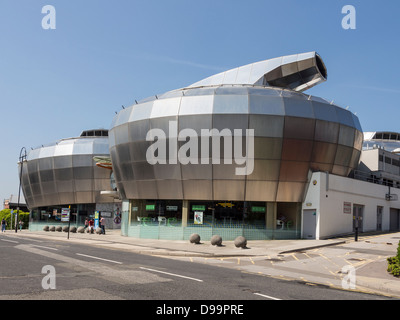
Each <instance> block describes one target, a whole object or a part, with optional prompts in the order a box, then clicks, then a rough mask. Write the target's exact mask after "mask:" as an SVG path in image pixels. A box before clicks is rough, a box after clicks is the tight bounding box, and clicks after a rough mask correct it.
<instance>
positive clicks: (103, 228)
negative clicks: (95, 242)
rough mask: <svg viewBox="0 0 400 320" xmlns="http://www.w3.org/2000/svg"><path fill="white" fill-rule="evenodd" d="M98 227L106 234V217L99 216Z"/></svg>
mask: <svg viewBox="0 0 400 320" xmlns="http://www.w3.org/2000/svg"><path fill="white" fill-rule="evenodd" d="M100 228H101V233H102V234H106V219H104V217H101V218H100Z"/></svg>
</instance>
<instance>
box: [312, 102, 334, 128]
mask: <svg viewBox="0 0 400 320" xmlns="http://www.w3.org/2000/svg"><path fill="white" fill-rule="evenodd" d="M314 99H315V97H313V101H312V105H313V109H314V115H315V118H316V119H320V120H325V121H330V122H338V121H339V119H338V116H337V113H336V109H337V107H336V106H334V105H331V104H328V103H322V102H320V101H315V100H314Z"/></svg>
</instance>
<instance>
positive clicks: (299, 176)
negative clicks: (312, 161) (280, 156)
mask: <svg viewBox="0 0 400 320" xmlns="http://www.w3.org/2000/svg"><path fill="white" fill-rule="evenodd" d="M308 170H309V163H308V162H295V161H282V162H281V166H280V173H279V181H295V182H305V181H307V176H308Z"/></svg>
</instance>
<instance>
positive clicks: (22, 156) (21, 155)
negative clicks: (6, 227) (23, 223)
mask: <svg viewBox="0 0 400 320" xmlns="http://www.w3.org/2000/svg"><path fill="white" fill-rule="evenodd" d="M26 157H27V154H26V149H25V147H22V148H21V151H20V152H19V163H20V166H21V167H20V170H19V189H18V205H17V215H16V216H15V232H16V233H17V232H18V218H19V200H20V197H21V184H22V167H23V165H24V161H26Z"/></svg>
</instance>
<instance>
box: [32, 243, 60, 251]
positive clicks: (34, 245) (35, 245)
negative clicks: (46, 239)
mask: <svg viewBox="0 0 400 320" xmlns="http://www.w3.org/2000/svg"><path fill="white" fill-rule="evenodd" d="M31 246H32V247H38V248H43V249H49V250H55V251H58V249H57V248H51V247H45V246H39V245H37V244H31Z"/></svg>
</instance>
